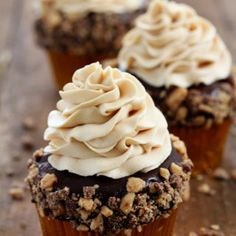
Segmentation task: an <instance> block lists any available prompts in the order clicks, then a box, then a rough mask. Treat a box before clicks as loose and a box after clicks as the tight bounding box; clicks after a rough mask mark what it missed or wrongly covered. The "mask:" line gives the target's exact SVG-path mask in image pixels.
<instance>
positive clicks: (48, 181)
mask: <svg viewBox="0 0 236 236" xmlns="http://www.w3.org/2000/svg"><path fill="white" fill-rule="evenodd" d="M56 182H57V177H56V175H55V174H46V175H45V176H44V177H43V178H42V179H41V181H40V187H41V188H42V189H43V190H46V191H51V190H52V189H53V186H54V184H55V183H56Z"/></svg>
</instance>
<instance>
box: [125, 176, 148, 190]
mask: <svg viewBox="0 0 236 236" xmlns="http://www.w3.org/2000/svg"><path fill="white" fill-rule="evenodd" d="M144 187H145V182H144V181H143V180H142V179H140V178H135V177H131V178H129V179H128V182H127V185H126V189H127V191H128V192H130V193H138V192H141V191H142V190H143V189H144Z"/></svg>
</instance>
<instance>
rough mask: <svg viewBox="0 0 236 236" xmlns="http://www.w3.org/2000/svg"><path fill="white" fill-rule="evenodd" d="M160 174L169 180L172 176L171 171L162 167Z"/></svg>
mask: <svg viewBox="0 0 236 236" xmlns="http://www.w3.org/2000/svg"><path fill="white" fill-rule="evenodd" d="M160 176H161V177H163V178H164V179H165V180H168V179H169V178H170V171H169V170H168V169H166V168H161V169H160Z"/></svg>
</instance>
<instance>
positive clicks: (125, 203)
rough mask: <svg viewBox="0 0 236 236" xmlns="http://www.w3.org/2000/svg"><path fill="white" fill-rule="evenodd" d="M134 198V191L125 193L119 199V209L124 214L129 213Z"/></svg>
mask: <svg viewBox="0 0 236 236" xmlns="http://www.w3.org/2000/svg"><path fill="white" fill-rule="evenodd" d="M134 199H135V194H134V193H127V194H126V195H125V196H124V197H123V198H122V200H121V204H120V209H121V210H122V211H123V213H125V214H129V213H130V211H131V210H132V207H133V203H134Z"/></svg>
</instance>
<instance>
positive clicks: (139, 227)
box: [137, 225, 143, 233]
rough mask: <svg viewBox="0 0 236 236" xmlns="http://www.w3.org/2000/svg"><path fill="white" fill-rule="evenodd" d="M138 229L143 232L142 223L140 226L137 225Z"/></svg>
mask: <svg viewBox="0 0 236 236" xmlns="http://www.w3.org/2000/svg"><path fill="white" fill-rule="evenodd" d="M137 231H138V232H139V233H141V232H142V231H143V228H142V226H141V225H139V226H138V227H137Z"/></svg>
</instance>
